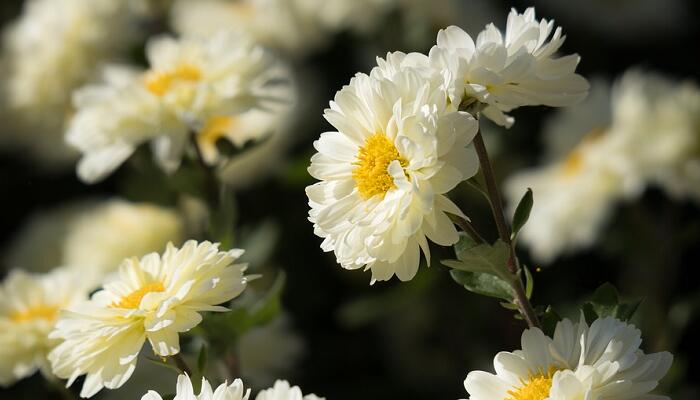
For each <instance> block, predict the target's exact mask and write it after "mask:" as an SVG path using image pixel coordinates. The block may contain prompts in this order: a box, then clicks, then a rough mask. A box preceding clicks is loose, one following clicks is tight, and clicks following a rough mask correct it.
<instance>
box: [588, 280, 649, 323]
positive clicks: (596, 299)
mask: <svg viewBox="0 0 700 400" xmlns="http://www.w3.org/2000/svg"><path fill="white" fill-rule="evenodd" d="M641 303H642V300H641V299H635V300H632V301H628V302H623V301H620V296H619V294H618V291H617V289H616V288H615V286H613V285H612V284H611V283H608V282H606V283H604V284H602V285H601V286H600V287H598V289H596V291H595V292H593V295H592V296H591V299H590V300H589V301H587V302H585V303H584V304H583V307H582V309H583V315H584V316H585V318H586V322H588V323H589V324H591V323H593V321H595V320H596V319H598V318H605V317H614V318H617V319H619V320H622V321H629V320H630V319H631V318H632V316H633V315H634V313H635V311H637V308H638V307H639V305H640V304H641Z"/></svg>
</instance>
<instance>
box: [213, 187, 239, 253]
mask: <svg viewBox="0 0 700 400" xmlns="http://www.w3.org/2000/svg"><path fill="white" fill-rule="evenodd" d="M236 219H237V207H236V199H235V197H234V193H233V190H231V189H230V188H228V187H226V186H222V187H221V188H220V190H219V200H218V207H216V208H214V209H212V211H211V216H210V217H209V236H210V238H211V240H214V241H217V242H219V243H221V249H222V250H229V249H231V248H233V247H234V243H235V239H236V236H235V228H236Z"/></svg>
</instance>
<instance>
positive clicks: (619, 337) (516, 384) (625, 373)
mask: <svg viewBox="0 0 700 400" xmlns="http://www.w3.org/2000/svg"><path fill="white" fill-rule="evenodd" d="M641 342H642V340H641V336H640V332H639V330H638V329H636V328H635V327H634V326H632V325H628V324H626V323H624V322H621V321H619V320H617V319H614V318H610V317H608V318H602V319H598V320H596V321H595V322H593V324H592V325H591V326H590V327H589V326H587V324H586V323H585V321H583V320H581V322H579V323H578V324H573V323H572V322H571V321H569V320H566V319H565V320H563V321H561V322H559V323H558V324H557V327H556V330H555V332H554V337H553V338H549V337H547V336H545V335H544V334H543V333H542V331H541V330H539V329H538V328H533V329H528V330H526V331H525V332H524V333H523V335H522V350H517V351H514V352H512V353H510V352H501V353H498V354H497V355H496V357H495V358H494V368H495V370H496V373H495V374H492V373H489V372H484V371H472V372H470V373H469V375H467V378H466V380H465V381H464V386H465V388H466V389H467V392H469V394H470V397H469V399H471V400H494V399H503V400H582V399H601V400H602V399H605V400H632V399H641V398H649V399H651V398H654V399H659V400H661V399H668V398H667V397H664V396H653V395H649V393H650V392H651V391H652V390H654V389H655V388H656V386H657V385H658V382H659V380H661V378H663V376H664V375H665V374H666V372H667V371H668V369H669V368H670V366H671V362H672V360H673V356H672V355H671V354H670V353H668V352H661V353H653V354H644V352H643V351H642V350H640V349H639V346H640V344H641Z"/></svg>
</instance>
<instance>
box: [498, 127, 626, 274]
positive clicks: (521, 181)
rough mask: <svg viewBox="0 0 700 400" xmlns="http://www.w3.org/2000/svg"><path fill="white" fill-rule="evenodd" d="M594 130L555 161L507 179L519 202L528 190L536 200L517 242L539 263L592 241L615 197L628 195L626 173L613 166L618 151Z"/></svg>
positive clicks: (511, 199)
mask: <svg viewBox="0 0 700 400" xmlns="http://www.w3.org/2000/svg"><path fill="white" fill-rule="evenodd" d="M599 135H600V134H599V133H598V134H596V132H593V133H592V134H591V135H590V136H588V138H587V139H585V140H584V141H583V142H582V143H581V144H579V145H578V146H577V147H576V148H575V149H573V150H572V151H571V152H570V154H569V155H567V156H566V157H564V158H563V159H561V160H557V161H556V162H554V163H552V164H549V165H546V166H543V167H539V168H535V169H532V170H526V171H520V172H517V173H516V174H514V175H512V176H511V177H509V178H508V180H507V181H506V182H505V186H504V193H505V196H506V198H507V199H508V203H509V204H510V206H511V213H512V212H514V211H515V206H516V205H517V204H518V201H519V200H520V198H521V197H522V196H523V194H524V193H525V191H526V190H527V189H528V188H530V189H532V191H533V197H534V204H533V206H532V210H531V212H530V218H529V219H528V223H527V224H526V225H525V226H524V227H523V228H522V230H521V231H520V233H519V235H518V237H519V239H518V241H519V242H521V243H523V244H525V245H526V246H528V247H529V248H530V250H531V252H532V257H533V258H534V259H535V260H537V261H538V262H542V263H550V262H551V261H553V260H554V259H555V258H556V257H557V256H559V255H562V254H567V253H571V252H573V251H576V250H581V249H584V248H586V247H588V246H590V245H592V244H593V243H594V242H595V240H596V239H597V238H598V234H599V232H600V230H601V228H602V226H603V223H604V222H605V221H606V220H607V217H608V215H609V214H610V212H611V211H612V207H613V206H614V204H615V202H616V201H617V200H620V199H623V198H625V197H629V196H630V195H631V193H633V191H632V188H630V189H628V190H624V182H623V176H624V174H621V173H620V172H619V171H618V170H616V169H615V168H613V163H614V161H615V160H616V159H617V160H618V161H621V162H624V161H625V160H624V158H623V157H622V156H621V155H620V152H619V149H616V148H614V147H613V146H611V144H610V143H609V142H608V141H606V140H605V139H604V138H603V137H602V136H599Z"/></svg>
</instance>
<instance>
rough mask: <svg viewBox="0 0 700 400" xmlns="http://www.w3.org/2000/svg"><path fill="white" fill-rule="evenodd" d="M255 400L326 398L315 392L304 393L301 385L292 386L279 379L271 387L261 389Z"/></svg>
mask: <svg viewBox="0 0 700 400" xmlns="http://www.w3.org/2000/svg"><path fill="white" fill-rule="evenodd" d="M255 400H324V398H323V397H318V396H316V395H315V394H307V395H303V394H302V392H301V389H300V388H299V386H290V385H289V382H287V381H283V380H279V381H277V382H275V385H274V386H273V387H271V388H269V389H265V390H261V391H260V393H258V395H257V396H255Z"/></svg>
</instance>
